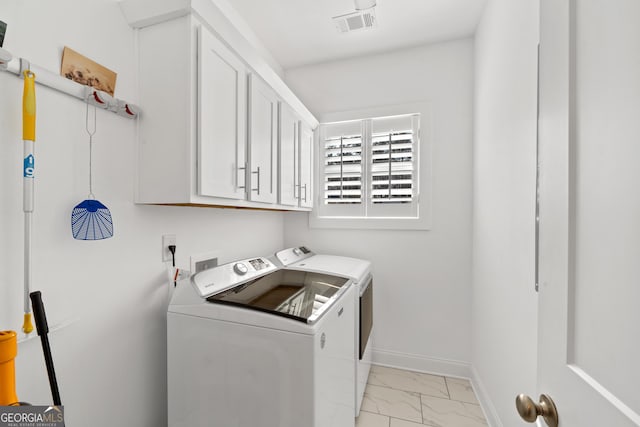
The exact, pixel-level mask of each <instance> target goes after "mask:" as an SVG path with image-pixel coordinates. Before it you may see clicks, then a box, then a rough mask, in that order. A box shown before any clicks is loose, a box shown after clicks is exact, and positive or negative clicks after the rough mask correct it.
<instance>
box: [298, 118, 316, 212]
mask: <svg viewBox="0 0 640 427" xmlns="http://www.w3.org/2000/svg"><path fill="white" fill-rule="evenodd" d="M299 194H300V195H299V197H300V207H303V208H312V207H313V129H311V128H310V127H309V126H307V125H306V124H304V123H302V122H301V123H300V193H299Z"/></svg>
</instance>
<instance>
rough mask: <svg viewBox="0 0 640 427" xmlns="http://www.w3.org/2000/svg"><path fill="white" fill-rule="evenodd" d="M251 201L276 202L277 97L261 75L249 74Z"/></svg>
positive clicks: (248, 175)
mask: <svg viewBox="0 0 640 427" xmlns="http://www.w3.org/2000/svg"><path fill="white" fill-rule="evenodd" d="M249 86H250V92H249V94H250V95H249V163H250V166H251V167H250V173H248V174H247V179H248V181H249V191H248V192H247V194H248V196H249V200H252V201H255V202H264V203H277V199H278V197H277V196H278V189H277V170H276V169H277V167H276V166H277V149H278V141H277V136H278V134H277V131H278V121H277V118H278V99H277V97H276V94H275V92H274V91H273V90H272V89H271V88H270V87H269V86H267V84H266V83H264V82H263V81H262V80H261V79H260V78H259V77H257V76H254V75H250V77H249Z"/></svg>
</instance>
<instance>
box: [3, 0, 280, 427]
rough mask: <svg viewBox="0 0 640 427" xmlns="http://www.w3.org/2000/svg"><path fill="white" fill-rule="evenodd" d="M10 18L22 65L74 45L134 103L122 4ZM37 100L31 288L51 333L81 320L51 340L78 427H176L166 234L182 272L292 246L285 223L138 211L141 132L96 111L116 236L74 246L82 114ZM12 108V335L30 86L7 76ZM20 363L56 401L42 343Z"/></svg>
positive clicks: (25, 385)
mask: <svg viewBox="0 0 640 427" xmlns="http://www.w3.org/2000/svg"><path fill="white" fill-rule="evenodd" d="M0 18H1V19H2V20H3V21H6V22H8V24H9V27H8V32H7V36H6V39H5V44H4V47H5V48H6V49H7V50H9V51H11V52H12V53H13V54H14V55H16V56H24V57H25V58H28V59H30V60H31V61H32V62H33V63H35V64H38V65H40V66H42V67H44V68H47V69H49V70H52V71H54V72H57V70H58V69H59V66H60V55H61V52H62V48H63V46H64V45H68V46H69V47H72V48H73V49H75V50H78V51H79V52H81V53H84V54H85V55H87V56H89V57H91V58H93V59H95V60H97V61H98V62H100V63H102V64H104V65H106V66H109V67H110V68H112V69H113V70H115V71H116V72H117V73H118V82H117V88H116V96H118V97H120V98H123V99H126V100H129V101H133V102H134V103H135V101H136V90H135V77H136V76H135V73H136V63H135V61H136V60H135V51H134V34H133V31H132V30H131V29H130V28H129V27H128V25H127V24H126V23H125V20H124V18H123V17H122V16H121V12H120V9H119V6H118V4H117V3H116V2H113V1H111V0H90V2H88V1H87V0H57V1H55V2H25V1H20V0H5V1H2V2H0ZM142 78H144V77H142ZM36 79H37V77H36ZM168 84H170V82H168ZM36 90H37V104H38V107H37V109H38V110H37V112H38V122H37V142H36V167H37V171H36V173H37V178H36V207H35V213H34V230H35V235H34V245H33V262H34V268H33V279H34V280H33V282H34V283H33V289H34V290H36V289H37V290H41V291H42V294H43V300H44V302H45V306H46V312H47V317H48V320H49V325H50V327H52V328H53V327H55V326H56V325H58V324H60V323H61V322H65V321H67V320H71V321H73V323H71V324H70V325H68V326H66V327H64V328H62V329H60V330H58V331H54V332H52V333H51V334H50V341H51V346H52V351H53V358H54V363H55V367H56V371H57V376H58V381H59V384H60V393H61V397H62V402H63V404H65V406H66V411H67V421H68V425H83V426H88V425H91V426H93V427H100V426H111V425H113V424H114V420H115V421H116V422H115V424H121V425H127V426H149V427H151V426H154V427H155V426H162V425H165V423H166V410H165V408H166V373H165V372H166V327H165V310H166V305H167V298H168V291H169V289H170V288H169V284H168V281H167V280H166V272H165V268H166V267H165V265H164V264H163V263H162V262H161V258H160V251H161V235H162V234H167V233H174V234H176V235H177V238H178V244H177V246H178V249H177V261H178V265H179V266H185V267H187V266H188V262H189V258H188V257H189V255H190V254H194V253H202V252H207V251H214V250H215V251H218V253H219V254H220V257H221V258H220V260H221V261H222V262H224V261H230V260H232V259H237V258H240V257H248V256H252V255H256V254H270V253H273V252H275V251H276V250H278V249H280V248H281V247H282V246H283V214H282V213H275V212H265V211H242V210H234V209H224V210H223V209H203V208H178V207H162V206H138V205H135V204H134V203H133V190H134V188H133V184H134V176H135V164H134V160H133V159H134V144H135V122H134V121H130V120H127V119H124V118H121V117H118V116H116V115H114V114H111V113H106V112H103V111H98V116H97V117H98V124H97V133H96V136H95V144H94V170H93V171H94V193H95V194H96V197H97V198H98V199H99V200H100V201H102V202H103V203H104V204H105V205H107V206H108V207H109V208H110V210H111V213H112V215H113V219H114V226H115V236H114V237H113V238H111V239H108V240H104V241H97V242H85V241H77V240H74V239H73V238H72V236H71V229H70V213H71V210H72V208H73V207H74V206H75V205H76V204H77V203H79V202H80V201H82V200H83V199H84V198H85V197H86V195H87V189H88V178H87V175H88V167H87V161H88V139H87V135H86V133H85V131H84V121H85V108H84V104H83V103H82V102H81V101H79V100H77V99H74V98H71V97H68V96H67V95H63V94H60V93H58V92H54V91H52V90H50V89H47V88H44V87H42V86H38V87H37V89H36ZM0 98H1V99H2V102H1V103H0V177H1V179H0V212H1V214H0V238H1V239H2V245H0V330H5V329H13V330H19V328H20V327H21V324H22V284H23V274H22V266H23V255H22V251H23V235H22V227H23V215H22V179H21V173H22V170H21V168H22V166H21V164H22V143H21V139H22V125H21V103H22V101H21V98H22V80H20V79H18V78H17V77H16V76H14V75H11V74H8V73H0ZM142 108H143V109H144V106H142ZM32 335H35V333H33V334H32ZM18 352H19V354H18V359H17V381H18V387H17V388H18V396H19V398H20V399H22V400H24V401H28V402H31V403H37V404H48V403H50V402H51V394H50V391H49V385H48V382H47V375H46V370H45V367H44V359H43V356H42V351H41V347H40V342H39V340H38V339H37V337H35V338H32V339H30V340H28V341H26V342H21V343H20V344H19V349H18ZM105 408H109V409H108V410H107V411H106V412H105ZM105 414H114V415H113V417H116V418H112V417H110V416H105Z"/></svg>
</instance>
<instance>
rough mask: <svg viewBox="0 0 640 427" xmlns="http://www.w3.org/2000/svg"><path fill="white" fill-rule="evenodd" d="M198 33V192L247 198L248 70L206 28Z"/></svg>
mask: <svg viewBox="0 0 640 427" xmlns="http://www.w3.org/2000/svg"><path fill="white" fill-rule="evenodd" d="M198 34H199V44H198V46H199V51H198V53H199V55H198V194H200V195H202V196H214V197H225V198H230V199H244V198H245V190H244V187H245V185H244V181H245V171H244V169H245V146H246V117H247V116H246V115H247V72H246V68H245V66H244V64H243V63H242V61H240V59H239V58H238V57H237V56H236V55H235V54H234V53H233V52H231V51H230V50H229V49H228V48H227V47H226V46H225V45H224V44H223V43H222V42H221V41H220V40H218V39H217V38H216V37H215V36H213V35H212V34H210V33H209V32H208V31H206V30H205V29H203V28H200V31H199V32H198ZM176 143H180V141H176Z"/></svg>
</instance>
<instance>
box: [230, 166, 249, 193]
mask: <svg viewBox="0 0 640 427" xmlns="http://www.w3.org/2000/svg"><path fill="white" fill-rule="evenodd" d="M246 169H247V168H245V167H244V166H242V167H239V168H238V170H235V171H234V172H233V173H235V174H236V176H235V182H236V188H245V186H244V185H242V186H240V185H238V184H237V182H238V171H243V170H246Z"/></svg>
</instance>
